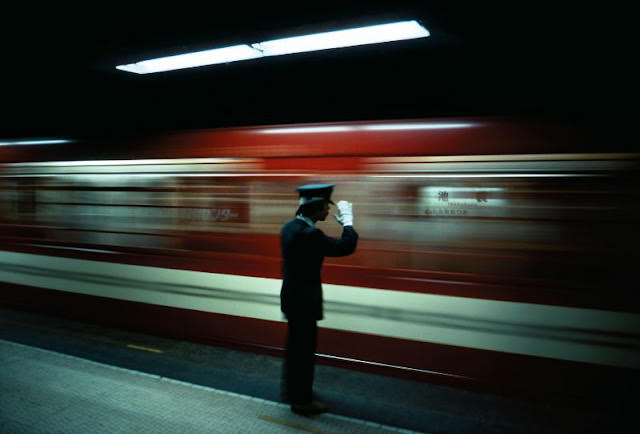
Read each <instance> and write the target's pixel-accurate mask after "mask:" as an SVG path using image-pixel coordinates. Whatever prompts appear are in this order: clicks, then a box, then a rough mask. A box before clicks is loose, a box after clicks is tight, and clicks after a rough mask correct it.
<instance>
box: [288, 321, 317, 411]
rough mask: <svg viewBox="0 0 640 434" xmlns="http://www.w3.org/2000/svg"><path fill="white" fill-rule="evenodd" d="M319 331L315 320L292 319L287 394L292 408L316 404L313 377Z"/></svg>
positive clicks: (289, 333)
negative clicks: (297, 405)
mask: <svg viewBox="0 0 640 434" xmlns="http://www.w3.org/2000/svg"><path fill="white" fill-rule="evenodd" d="M317 341H318V327H317V323H316V320H315V319H308V318H295V319H294V318H288V334H287V348H286V354H285V362H284V369H283V393H284V395H285V400H288V401H290V402H291V403H292V404H308V403H310V402H311V401H312V400H313V377H314V365H315V353H316V345H317Z"/></svg>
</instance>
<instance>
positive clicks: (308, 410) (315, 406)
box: [291, 401, 328, 416]
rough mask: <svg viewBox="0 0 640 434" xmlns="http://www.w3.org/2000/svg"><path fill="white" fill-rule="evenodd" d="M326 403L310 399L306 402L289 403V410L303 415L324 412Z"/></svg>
mask: <svg viewBox="0 0 640 434" xmlns="http://www.w3.org/2000/svg"><path fill="white" fill-rule="evenodd" d="M327 410H328V408H327V405H326V404H323V403H322V402H319V401H311V402H310V403H307V404H291V411H292V412H294V413H297V414H301V415H303V416H313V415H314V414H320V413H325V412H326V411H327Z"/></svg>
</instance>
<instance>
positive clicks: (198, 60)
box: [116, 21, 429, 74]
mask: <svg viewBox="0 0 640 434" xmlns="http://www.w3.org/2000/svg"><path fill="white" fill-rule="evenodd" d="M427 36H429V31H428V30H427V29H426V28H425V27H423V26H422V25H420V24H419V23H418V22H417V21H401V22H396V23H388V24H379V25H375V26H367V27H359V28H355V29H347V30H337V31H334V32H324V33H314V34H311V35H304V36H295V37H292V38H283V39H274V40H271V41H264V42H257V43H254V44H251V46H249V45H248V44H240V45H234V46H230V47H224V48H216V49H213V50H205V51H198V52H195V53H185V54H179V55H175V56H167V57H159V58H156V59H149V60H143V61H140V62H137V63H130V64H127V65H118V66H116V69H119V70H121V71H127V72H133V73H136V74H150V73H154V72H164V71H172V70H175V69H185V68H194V67H198V66H205V65H215V64H219V63H228V62H237V61H240V60H249V59H256V58H259V57H267V56H281V55H284V54H292V53H304V52H309V51H319V50H329V49H332V48H343V47H353V46H358V45H366V44H377V43H382V42H392V41H401V40H406V39H415V38H424V37H427Z"/></svg>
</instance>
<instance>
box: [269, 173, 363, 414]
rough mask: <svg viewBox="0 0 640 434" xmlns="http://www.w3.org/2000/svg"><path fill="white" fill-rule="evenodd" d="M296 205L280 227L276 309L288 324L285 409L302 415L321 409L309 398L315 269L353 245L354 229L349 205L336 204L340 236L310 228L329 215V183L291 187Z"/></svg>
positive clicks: (318, 299) (317, 303) (317, 302)
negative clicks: (280, 275)
mask: <svg viewBox="0 0 640 434" xmlns="http://www.w3.org/2000/svg"><path fill="white" fill-rule="evenodd" d="M296 190H297V191H298V192H299V194H300V207H299V208H298V211H297V213H296V217H295V218H294V219H293V220H290V221H288V222H287V223H286V224H285V225H284V226H283V227H282V230H281V231H280V241H281V246H282V259H283V267H282V271H283V282H282V290H281V292H280V302H281V309H282V312H283V313H284V314H285V316H286V318H287V323H288V336H287V349H286V359H285V364H284V372H283V391H284V393H285V394H286V395H288V396H287V398H288V400H289V401H290V402H291V410H292V411H293V412H295V413H299V414H303V415H306V416H309V415H312V414H318V413H322V412H325V411H327V406H326V405H324V404H322V403H320V402H318V401H315V400H314V399H313V391H312V389H313V374H314V359H315V351H316V343H317V321H318V320H321V319H322V318H323V311H322V284H321V277H320V274H321V269H322V261H323V260H324V257H325V256H346V255H350V254H351V253H353V252H354V250H355V249H356V243H357V241H358V234H357V233H356V231H355V230H354V229H353V206H352V204H351V203H349V202H346V201H339V202H338V204H337V207H338V214H336V215H335V218H336V220H337V221H338V222H339V223H340V224H341V225H342V226H343V229H342V236H341V237H340V238H339V239H338V238H331V237H328V236H326V235H325V234H324V233H323V232H322V231H321V230H320V229H318V228H316V227H315V223H316V222H317V221H324V220H325V219H326V218H327V215H328V214H329V204H333V202H332V201H331V193H332V191H333V185H331V184H310V185H303V186H301V187H298V188H297V189H296Z"/></svg>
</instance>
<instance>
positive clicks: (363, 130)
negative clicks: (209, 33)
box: [0, 118, 640, 392]
mask: <svg viewBox="0 0 640 434" xmlns="http://www.w3.org/2000/svg"><path fill="white" fill-rule="evenodd" d="M612 133H613V132H612V131H607V130H598V132H597V133H590V132H588V131H587V129H586V128H585V127H584V126H580V127H577V126H576V125H574V124H571V123H568V124H562V123H560V122H555V123H554V122H548V121H545V122H542V121H539V120H521V119H518V120H514V119H495V118H477V119H414V120H402V121H375V122H346V123H335V124H306V125H281V126H257V127H238V128H228V129H218V130H201V131H185V132H172V133H163V134H156V135H147V136H144V137H142V136H140V137H129V138H126V139H116V138H111V139H101V140H93V141H87V140H85V141H75V142H68V143H49V144H16V143H13V144H12V143H5V146H0V210H1V214H0V215H1V220H0V239H1V240H2V247H1V249H0V288H1V295H0V299H1V303H2V304H4V305H10V306H19V307H22V308H28V309H37V310H41V311H54V312H57V313H59V314H65V315H71V316H73V317H76V318H84V319H91V320H94V321H100V322H104V323H109V324H112V325H117V326H121V327H129V328H134V329H137V330H142V331H146V332H150V333H155V334H159V335H165V336H171V337H175V338H181V339H191V340H194V341H199V342H208V343H215V344H228V345H235V346H238V347H241V348H244V349H247V348H248V349H253V350H257V351H273V352H277V351H278V350H279V349H281V348H282V346H283V344H284V340H285V339H284V335H285V326H284V323H283V318H282V316H281V313H280V310H279V290H280V280H279V279H280V277H281V270H280V267H281V261H280V246H279V231H280V228H281V227H282V225H283V224H284V222H286V221H287V220H289V219H290V218H292V217H293V213H294V212H295V210H296V208H297V195H296V192H295V187H296V186H298V185H300V184H308V183H332V184H335V185H336V188H335V191H334V195H333V198H334V200H339V199H346V200H350V201H353V203H354V214H355V227H356V229H357V230H358V232H359V234H360V242H359V245H358V249H357V251H356V253H355V254H354V255H352V256H349V257H347V258H327V260H326V261H325V266H324V275H323V280H324V297H325V318H326V319H325V320H324V321H322V322H321V323H320V326H321V329H320V338H319V348H318V356H319V358H320V359H321V360H325V361H333V363H348V364H352V365H353V366H355V367H369V368H375V369H380V370H388V371H389V372H393V373H404V374H405V375H409V376H412V377H420V378H428V379H434V378H445V379H450V380H452V381H462V382H465V381H469V382H480V383H486V384H494V385H504V386H509V387H530V386H531V387H540V386H542V387H551V388H556V389H557V390H564V391H572V392H575V391H576V390H579V389H581V388H582V389H585V388H589V387H591V386H592V385H593V384H595V382H597V381H598V380H599V381H601V382H602V383H603V384H605V383H606V382H607V381H609V379H610V375H622V377H623V378H624V377H625V376H627V375H629V376H635V375H637V374H638V370H639V368H640V334H639V333H640V309H639V307H640V304H639V303H638V297H637V294H636V292H637V284H635V283H634V281H635V277H636V274H635V272H636V270H635V267H636V266H637V264H638V261H637V257H638V254H637V249H638V236H637V232H638V231H637V227H638V216H639V214H638V207H639V205H638V204H639V203H640V195H639V190H638V187H639V185H640V184H639V183H638V180H639V178H638V174H639V172H638V170H639V168H640V154H639V153H634V152H629V150H628V149H626V148H624V147H621V146H620V145H621V144H620V143H619V142H615V141H614V140H613V137H614V134H612ZM319 226H320V227H321V229H322V230H324V231H325V232H326V233H328V234H330V235H333V236H338V235H339V233H340V227H339V225H337V224H336V223H335V222H333V221H330V220H329V219H327V221H326V222H323V223H319Z"/></svg>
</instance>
